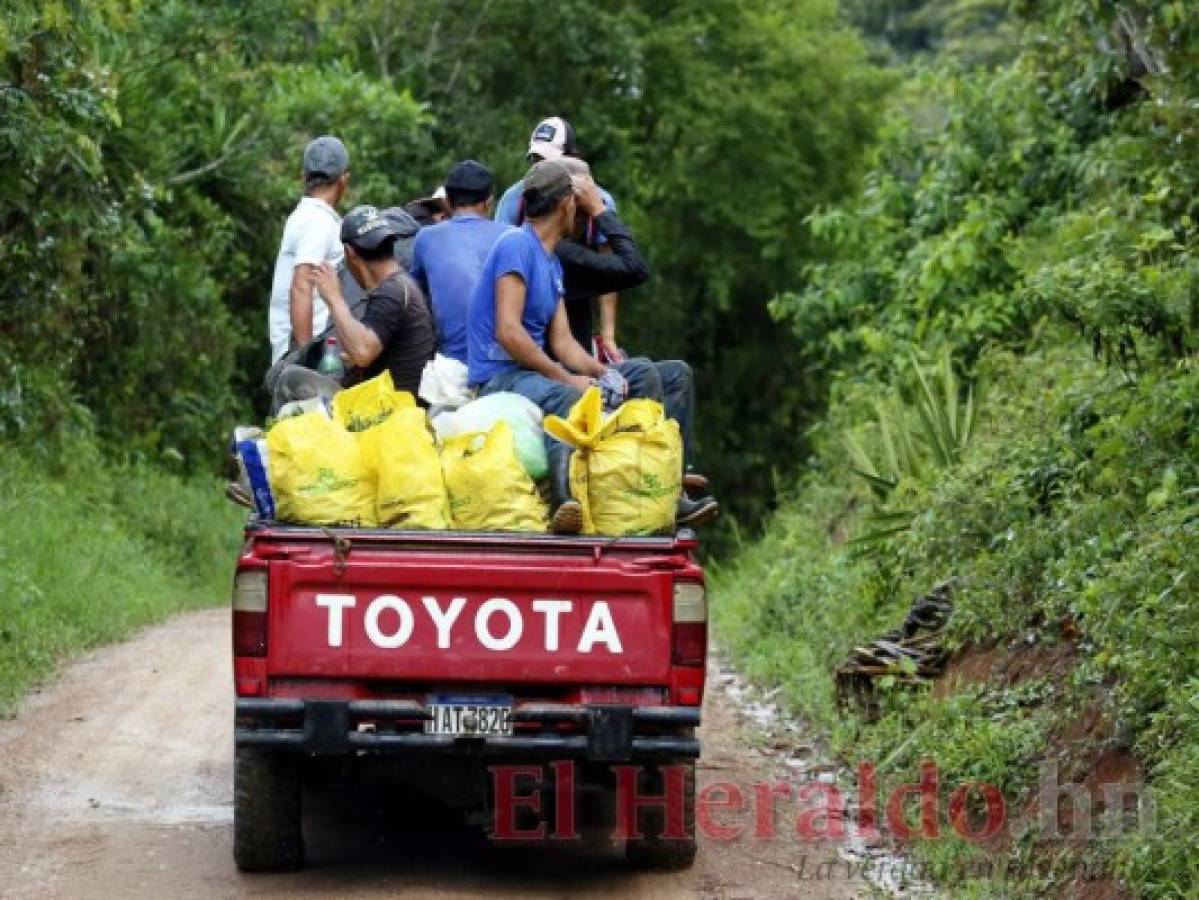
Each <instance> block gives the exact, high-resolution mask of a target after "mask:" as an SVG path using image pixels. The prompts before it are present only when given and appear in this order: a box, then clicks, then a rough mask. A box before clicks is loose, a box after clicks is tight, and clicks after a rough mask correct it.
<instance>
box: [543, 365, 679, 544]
mask: <svg viewBox="0 0 1199 900" xmlns="http://www.w3.org/2000/svg"><path fill="white" fill-rule="evenodd" d="M545 430H546V431H547V432H549V433H550V434H551V435H553V436H554V437H556V438H557V439H558V440H560V441H564V442H565V443H567V444H570V445H571V446H573V447H574V448H575V451H576V452H575V454H574V456H573V457H571V460H570V490H571V493H572V494H573V495H574V497H575V499H576V500H578V501H579V504H580V505H581V506H582V507H583V533H584V534H606V535H626V534H656V533H658V532H661V531H668V530H670V529H671V528H673V527H674V521H675V512H676V507H677V505H678V501H679V497H680V496H681V494H682V491H683V484H682V474H683V438H682V435H681V434H680V432H679V425H678V423H677V422H675V421H674V420H672V419H667V418H666V414H665V411H664V410H663V409H662V404H661V403H658V402H657V401H656V400H629V401H628V402H627V403H625V404H624V405H622V406H621V407H620V409H618V410H617V411H616V412H615V413H614V414H613V415H611V416H609V417H607V418H606V419H605V418H604V416H603V402H602V398H601V396H600V392H599V389H598V388H594V387H593V388H589V389H588V390H587V391H586V392H585V393H584V394H583V396H582V398H580V400H579V402H578V403H576V404H575V405H574V406H573V407H572V408H571V410H570V414H569V415H568V416H567V418H566V419H562V418H560V417H558V416H547V417H546V419H545Z"/></svg>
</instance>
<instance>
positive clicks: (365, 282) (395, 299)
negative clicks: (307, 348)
mask: <svg viewBox="0 0 1199 900" xmlns="http://www.w3.org/2000/svg"><path fill="white" fill-rule="evenodd" d="M398 237H399V231H398V230H397V229H396V226H395V225H394V223H392V222H391V221H390V220H389V219H387V218H386V217H384V216H383V215H382V214H381V213H380V212H379V211H378V210H377V209H375V208H374V207H373V206H358V207H355V208H354V209H352V210H351V211H350V213H349V215H347V216H346V217H345V218H344V219H343V220H342V223H341V241H342V244H343V245H344V247H345V261H346V267H347V268H348V269H349V270H350V273H351V274H352V275H353V276H354V280H355V281H357V282H358V284H360V285H361V286H362V287H363V289H364V290H366V292H367V295H366V310H365V312H364V313H363V315H362V318H361V321H359V320H358V319H357V318H355V317H354V315H353V313H352V312H351V311H350V307H349V305H348V304H347V303H346V300H345V297H344V295H343V293H342V290H341V286H340V285H339V284H338V278H337V272H336V270H335V269H334V268H333V267H332V266H320V267H318V268H317V269H316V272H315V274H314V275H313V283H314V285H315V286H316V288H317V290H319V291H320V292H321V296H322V297H324V298H325V302H326V303H327V304H328V306H329V315H330V318H331V319H332V320H333V323H334V325H335V326H336V329H337V337H338V341H339V344H340V347H341V351H342V354H343V357H344V358H346V360H347V362H348V363H349V365H350V366H351V368H350V370H349V371H348V372H347V373H346V374H345V375H344V376H343V377H342V378H341V379H340V381H338V380H335V379H333V378H330V377H328V376H326V375H322V374H320V373H319V372H313V371H311V370H309V369H304V368H301V367H300V366H290V367H288V368H287V369H285V370H284V371H283V372H282V374H281V375H280V376H279V382H278V388H277V389H276V407H278V406H281V405H282V403H281V402H279V401H283V402H287V401H288V400H303V399H308V398H310V397H320V396H332V395H333V394H335V393H336V392H337V391H338V390H339V389H341V388H343V387H350V386H352V385H355V384H358V383H359V382H361V381H365V380H367V379H369V378H373V377H375V376H376V375H379V374H381V373H382V372H383V371H384V370H389V371H390V372H391V378H392V381H393V382H394V383H395V386H396V389H397V390H401V391H409V392H411V393H412V394H413V396H415V395H416V393H417V390H418V388H419V387H420V377H421V373H422V372H423V371H424V368H425V364H426V363H427V362H428V361H429V360H430V359H432V358H433V346H434V343H435V338H434V331H433V318H432V316H431V314H430V313H429V306H428V304H427V303H425V299H424V297H423V296H422V295H421V292H420V288H418V287H417V286H416V283H415V282H413V280H412V279H411V278H410V277H408V275H407V274H406V273H405V272H404V271H403V269H402V268H401V267H400V264H399V263H398V262H397V261H396V258H395V254H394V251H395V242H396V240H397V239H398Z"/></svg>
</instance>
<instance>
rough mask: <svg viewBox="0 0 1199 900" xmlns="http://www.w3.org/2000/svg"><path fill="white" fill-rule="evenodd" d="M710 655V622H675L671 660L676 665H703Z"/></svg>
mask: <svg viewBox="0 0 1199 900" xmlns="http://www.w3.org/2000/svg"><path fill="white" fill-rule="evenodd" d="M707 656H708V623H707V622H675V623H674V632H673V634H672V635H671V646H670V661H671V662H672V663H673V664H674V665H676V666H702V665H703V664H704V660H706V659H707Z"/></svg>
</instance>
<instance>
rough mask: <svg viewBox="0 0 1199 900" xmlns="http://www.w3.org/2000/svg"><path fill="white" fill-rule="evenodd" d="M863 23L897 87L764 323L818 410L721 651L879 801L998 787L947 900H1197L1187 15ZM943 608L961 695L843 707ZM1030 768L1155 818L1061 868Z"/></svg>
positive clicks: (1195, 374) (1134, 6) (739, 567)
mask: <svg viewBox="0 0 1199 900" xmlns="http://www.w3.org/2000/svg"><path fill="white" fill-rule="evenodd" d="M882 6H884V5H883V4H870V3H864V4H859V5H858V7H857V11H858V16H859V18H858V21H859V22H860V23H861V25H862V27H863V28H864V29H865V30H866V33H867V35H868V37H869V39H870V40H871V41H872V47H873V53H874V54H875V56H876V57H877V58H885V59H892V60H897V61H899V62H898V63H897V64H900V65H903V66H905V71H906V72H907V77H906V78H905V80H904V82H903V83H902V84H901V85H899V86H898V87H897V88H896V89H895V90H894V91H893V92H892V94H891V95H890V98H889V103H888V108H887V110H886V112H885V113H884V115H883V119H882V122H881V125H880V128H879V140H878V143H877V145H876V147H875V149H874V150H873V151H872V158H871V161H870V165H869V172H868V173H867V174H866V175H865V177H864V180H863V184H862V187H861V189H860V190H859V191H858V192H857V193H856V195H855V196H854V197H853V198H852V199H849V200H847V201H846V202H843V203H839V204H832V205H822V206H821V207H820V208H819V210H818V211H817V212H815V213H814V214H811V215H809V216H808V217H807V218H806V219H805V225H806V226H807V227H808V228H809V229H810V230H811V232H812V234H813V237H815V238H816V239H818V240H823V241H824V244H823V246H824V248H825V252H824V254H823V255H822V258H820V259H819V260H817V261H816V262H814V263H813V264H811V265H810V266H809V267H808V268H807V269H806V270H805V278H804V282H803V284H802V285H799V286H797V287H796V288H795V289H794V290H792V291H788V292H785V293H783V294H781V295H780V296H778V297H776V298H775V299H774V300H773V301H772V303H771V309H772V310H773V311H774V313H775V314H776V316H777V317H778V318H779V320H780V323H782V324H785V325H787V326H789V327H791V328H792V329H793V330H794V332H795V333H796V335H797V336H799V337H800V339H801V342H802V344H803V347H804V358H805V362H806V365H807V366H808V371H810V372H815V373H817V376H818V377H819V378H821V379H826V380H827V384H828V386H829V392H828V395H827V409H826V410H825V412H824V415H823V416H822V417H821V418H820V420H819V422H818V423H817V424H815V425H814V426H813V427H812V428H811V429H809V431H808V436H809V438H810V440H811V442H812V446H813V453H812V456H811V457H810V458H809V459H807V460H805V461H804V462H803V464H802V465H800V466H799V468H798V470H797V471H796V472H795V475H796V478H795V481H794V482H793V483H790V484H788V485H787V486H786V487H785V488H784V491H783V494H782V497H783V499H782V500H781V504H780V508H779V510H778V512H777V513H776V514H775V515H774V517H773V519H772V520H771V522H770V523H769V525H768V527H767V528H766V531H765V536H764V537H762V538H761V539H759V540H749V539H748V538H747V539H746V540H745V541H744V543H743V546H742V549H741V551H740V552H739V553H738V554H736V555H735V556H734V558H733V560H732V561H731V562H729V563H727V564H726V565H725V566H724V567H723V569H722V572H721V575H720V578H719V579H718V581H719V587H718V591H717V599H716V607H715V608H716V615H717V617H718V620H719V624H720V628H719V629H718V634H720V635H721V636H722V638H723V639H724V640H725V641H726V642H727V643H728V644H729V645H730V646H731V648H732V650H733V652H734V653H735V655H736V656H737V657H738V658H739V659H741V660H742V661H743V663H744V664H745V665H746V666H747V667H748V668H749V670H750V671H751V673H752V674H753V675H754V676H755V677H757V678H759V679H761V680H762V681H764V682H766V683H769V684H777V685H781V686H782V687H783V688H784V690H785V696H786V697H787V698H788V699H789V700H790V702H791V703H793V704H794V705H795V706H796V707H797V708H798V709H799V710H801V711H802V712H803V714H804V715H806V716H807V717H808V718H809V719H810V720H811V721H812V722H814V723H816V724H817V725H819V726H820V727H821V728H822V729H824V730H825V731H826V733H828V734H830V735H831V737H832V744H833V747H834V748H835V750H836V751H837V752H839V753H840V754H841V755H842V756H843V757H844V758H845V759H846V760H848V761H855V762H856V761H858V760H863V759H867V760H874V761H875V762H877V763H878V765H879V777H880V780H881V781H882V782H883V783H884V784H887V783H890V784H896V783H899V782H908V783H914V782H916V781H917V780H918V774H919V765H920V762H921V760H924V759H932V760H935V761H936V762H937V764H938V766H939V767H940V773H941V780H942V784H943V785H957V784H961V783H963V782H966V781H981V782H988V783H990V784H993V785H996V786H998V787H999V788H1000V789H1001V790H1002V792H1003V794H1004V796H1005V798H1006V799H1007V801H1008V810H1007V812H1008V815H1009V816H1010V817H1011V818H1012V819H1013V820H1015V822H1016V824H1017V826H1018V827H1017V830H1016V831H1015V832H1005V833H1004V834H1002V835H999V836H996V837H995V838H993V839H990V840H985V841H981V842H972V841H967V840H963V839H960V838H955V837H954V835H953V834H952V833H947V832H948V829H946V830H945V831H943V832H942V838H941V839H940V840H936V841H920V842H917V843H916V844H915V845H914V846H913V847H912V848H911V849H912V850H913V851H914V852H915V854H916V855H917V857H918V858H921V859H923V860H925V861H926V862H927V863H928V864H929V866H930V871H931V872H932V873H933V874H934V875H935V876H936V877H937V878H939V879H940V880H942V881H943V882H946V883H947V884H948V885H949V887H950V889H951V893H952V895H953V896H955V897H956V896H986V897H995V896H1002V897H1018V896H1027V897H1041V896H1096V897H1098V896H1145V897H1190V896H1194V895H1195V893H1196V891H1197V890H1199V852H1197V851H1199V842H1197V840H1196V837H1195V834H1196V827H1195V826H1196V813H1195V810H1196V809H1197V808H1199V753H1197V752H1196V747H1199V725H1197V723H1199V717H1197V715H1196V706H1195V698H1196V696H1197V695H1196V686H1197V682H1196V676H1195V671H1196V663H1197V662H1199V658H1197V657H1196V651H1195V647H1196V641H1195V637H1196V635H1197V634H1199V612H1197V610H1199V603H1197V602H1196V601H1197V600H1199V568H1197V567H1196V561H1195V559H1196V554H1195V550H1196V548H1197V547H1199V368H1197V367H1196V359H1195V353H1196V350H1197V349H1199V256H1197V255H1196V251H1197V249H1199V243H1197V241H1196V217H1197V212H1199V211H1197V210H1196V201H1195V191H1194V185H1195V183H1196V177H1197V176H1199V131H1197V128H1196V126H1197V125H1199V107H1197V104H1196V101H1195V97H1196V96H1197V88H1199V77H1197V76H1199V70H1197V69H1196V60H1197V53H1199V19H1197V17H1196V16H1195V12H1194V10H1193V9H1190V8H1188V6H1187V5H1186V4H1183V3H1169V2H1160V3H1110V2H1089V0H1088V2H1052V3H1039V4H1015V5H1013V6H1012V7H1011V8H1005V6H1006V5H1004V4H985V3H974V4H966V3H963V4H948V3H946V4H936V3H924V4H921V3H909V4H887V5H885V6H887V7H888V9H889V13H888V14H887V15H882V14H881V13H880V8H881V7H882ZM968 14H969V15H968ZM938 23H939V25H940V28H939V29H938ZM980 28H981V30H976V29H980ZM997 36H1003V40H1002V41H1000V42H997V41H996V37H997ZM946 360H949V361H950V369H949V373H948V374H946V371H945V361H946ZM941 583H949V584H950V585H952V587H953V596H954V603H955V609H954V612H953V615H952V617H951V619H950V622H949V629H948V630H949V646H950V648H951V649H952V650H954V651H955V655H954V658H953V659H952V660H951V662H950V665H949V675H948V676H947V678H946V679H943V680H942V682H941V683H939V684H937V685H935V686H934V687H931V688H930V687H923V688H922V687H911V686H910V685H908V684H906V682H907V681H908V679H909V677H910V676H911V675H912V674H913V673H912V671H911V668H912V667H911V666H905V665H903V664H898V665H896V666H895V667H894V671H893V673H892V674H891V675H888V676H886V677H884V678H881V679H878V680H877V681H876V685H875V691H874V694H873V701H874V702H875V703H876V704H877V707H878V708H877V709H876V710H874V713H875V716H876V720H875V721H872V722H869V723H868V722H867V721H866V720H865V719H864V718H863V717H861V716H859V715H856V714H853V713H849V714H847V713H846V711H845V710H844V709H842V708H839V707H838V706H837V705H836V700H835V695H834V690H833V672H834V670H835V669H836V668H837V666H838V665H839V664H841V663H842V662H843V661H844V660H845V659H846V657H847V654H848V653H849V652H850V650H851V649H852V648H853V647H854V646H856V645H858V644H861V643H864V642H866V641H867V640H869V639H871V638H874V637H876V636H879V635H881V634H883V633H884V632H886V631H889V630H891V629H893V628H895V627H896V626H898V625H899V624H900V623H901V622H902V620H903V618H904V614H905V612H906V611H907V610H908V607H909V605H910V604H911V603H912V601H913V600H914V599H916V598H917V597H920V596H922V595H924V594H926V593H928V592H929V591H930V590H932V589H933V588H934V587H935V586H936V585H938V584H941ZM747 584H753V585H757V586H759V587H758V588H757V589H756V590H753V591H746V590H745V588H744V586H745V585H747ZM1046 765H1050V766H1053V767H1055V768H1056V772H1057V778H1058V780H1059V782H1061V783H1067V782H1070V783H1078V784H1083V785H1086V786H1087V787H1088V788H1095V787H1096V786H1097V785H1098V784H1100V783H1102V782H1103V781H1105V780H1107V781H1111V782H1114V783H1122V782H1133V781H1136V780H1138V779H1139V778H1141V777H1145V778H1147V779H1148V781H1149V784H1150V786H1151V789H1152V791H1153V797H1154V798H1155V800H1156V814H1155V815H1154V816H1152V817H1149V818H1148V820H1147V821H1146V820H1144V819H1143V820H1142V823H1144V825H1145V827H1133V826H1134V825H1136V824H1137V822H1136V821H1135V819H1134V820H1133V821H1128V822H1125V824H1124V826H1123V827H1117V828H1113V829H1111V830H1110V831H1108V832H1106V833H1103V834H1097V835H1096V836H1095V837H1094V838H1093V839H1091V840H1083V839H1081V838H1075V839H1070V838H1069V837H1068V835H1069V833H1070V829H1069V826H1066V825H1062V826H1061V827H1058V826H1057V825H1056V824H1055V823H1054V815H1056V813H1057V810H1056V809H1055V810H1053V814H1051V815H1050V816H1049V818H1048V819H1045V818H1043V817H1042V816H1041V814H1040V808H1039V807H1038V803H1039V802H1040V797H1039V796H1038V792H1037V785H1038V779H1039V777H1040V772H1041V770H1042V767H1043V766H1046ZM1096 798H1098V793H1096ZM1100 809H1101V804H1100V803H1099V800H1098V799H1096V803H1095V805H1094V806H1093V810H1094V811H1095V813H1096V815H1097V816H1098V813H1099V811H1100ZM1097 821H1098V820H1097ZM1055 830H1056V831H1058V832H1059V834H1058V835H1054V834H1053V833H1052V832H1053V831H1055ZM1062 833H1064V834H1065V835H1067V837H1065V838H1064V839H1059V838H1060V835H1061V834H1062ZM979 862H990V863H996V862H1000V863H1010V864H1011V868H1010V869H1009V873H1008V878H1007V880H1005V881H1003V882H1002V883H1001V882H999V881H997V880H995V879H984V878H978V877H974V875H973V873H975V872H977V871H978V870H977V869H972V868H971V865H972V864H976V863H979Z"/></svg>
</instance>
